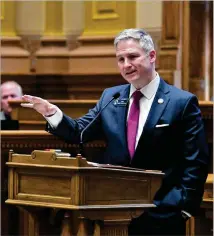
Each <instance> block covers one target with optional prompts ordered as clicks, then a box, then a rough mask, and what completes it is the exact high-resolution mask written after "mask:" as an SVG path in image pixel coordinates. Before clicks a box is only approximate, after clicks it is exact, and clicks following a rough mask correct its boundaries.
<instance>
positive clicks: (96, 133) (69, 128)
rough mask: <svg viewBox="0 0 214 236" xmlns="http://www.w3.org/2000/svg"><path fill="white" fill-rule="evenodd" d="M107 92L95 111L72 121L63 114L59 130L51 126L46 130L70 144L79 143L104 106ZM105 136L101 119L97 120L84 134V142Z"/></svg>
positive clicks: (90, 111)
mask: <svg viewBox="0 0 214 236" xmlns="http://www.w3.org/2000/svg"><path fill="white" fill-rule="evenodd" d="M104 93H105V91H104V92H103V94H102V96H101V98H100V100H99V101H98V103H97V104H96V106H95V107H94V108H93V109H90V110H89V112H88V113H87V114H86V115H84V116H82V117H80V118H78V119H72V118H71V117H68V116H67V115H65V114H63V117H62V121H61V122H60V123H59V125H58V126H57V128H52V127H51V126H50V125H49V124H46V130H47V131H48V132H49V133H52V134H54V135H56V136H59V137H60V138H62V139H63V140H65V141H66V142H68V143H79V142H80V134H81V132H82V130H83V129H84V128H85V127H86V126H87V125H88V124H89V123H90V122H91V121H92V120H93V119H94V118H95V116H96V115H97V114H98V112H99V111H100V109H101V106H102V100H103V96H104ZM102 136H103V132H102V127H101V120H100V117H98V118H97V119H96V121H95V122H93V124H92V125H91V126H90V127H89V128H88V129H87V130H86V132H84V137H83V141H84V142H86V141H91V140H95V139H100V138H102Z"/></svg>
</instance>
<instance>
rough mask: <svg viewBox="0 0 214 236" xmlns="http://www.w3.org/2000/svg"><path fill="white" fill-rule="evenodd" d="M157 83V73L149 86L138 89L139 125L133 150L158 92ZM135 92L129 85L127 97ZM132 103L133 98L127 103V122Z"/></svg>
mask: <svg viewBox="0 0 214 236" xmlns="http://www.w3.org/2000/svg"><path fill="white" fill-rule="evenodd" d="M159 83H160V77H159V74H158V73H157V74H156V77H155V78H154V79H153V80H152V81H151V82H150V83H149V84H147V85H146V86H144V87H143V88H142V89H140V91H141V93H142V94H143V96H142V97H141V99H140V116H139V123H138V130H137V136H136V143H135V149H136V147H137V144H138V141H139V139H140V136H141V134H142V132H143V127H144V125H145V123H146V120H147V117H148V114H149V111H150V109H151V106H152V102H153V100H154V97H155V94H156V92H157V90H158V86H159ZM135 91H136V88H135V87H134V86H133V85H132V84H131V88H130V93H129V97H131V96H132V94H133V93H134V92H135ZM132 102H133V97H131V98H130V101H129V109H128V115H127V120H128V117H129V112H130V109H131V105H132Z"/></svg>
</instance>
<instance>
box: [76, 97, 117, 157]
mask: <svg viewBox="0 0 214 236" xmlns="http://www.w3.org/2000/svg"><path fill="white" fill-rule="evenodd" d="M119 97H120V93H119V92H117V93H115V94H114V95H113V96H112V98H111V99H110V100H109V102H107V103H106V104H105V106H104V107H103V108H102V109H101V110H100V111H99V112H98V113H97V115H96V116H95V117H94V119H93V120H92V121H91V122H90V123H89V124H88V125H87V126H86V127H85V128H84V129H83V130H82V132H81V133H80V143H79V154H78V155H81V156H83V155H84V153H83V134H84V132H85V131H86V130H87V129H88V128H89V127H90V126H91V125H92V124H93V123H94V121H95V120H96V119H97V118H98V116H99V115H100V114H101V112H102V111H103V110H104V109H105V108H106V107H107V106H108V104H109V103H110V102H112V101H113V100H115V99H117V98H119Z"/></svg>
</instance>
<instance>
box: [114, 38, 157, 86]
mask: <svg viewBox="0 0 214 236" xmlns="http://www.w3.org/2000/svg"><path fill="white" fill-rule="evenodd" d="M116 57H117V63H118V67H119V70H120V73H121V75H122V76H123V78H124V79H125V80H126V81H127V82H129V83H131V84H133V85H136V84H141V85H143V84H145V82H146V81H147V79H148V78H149V76H151V72H152V70H153V68H154V67H153V63H154V61H155V51H154V50H153V51H151V52H150V53H149V54H146V53H145V51H144V50H143V49H142V48H141V46H140V45H139V43H138V42H137V41H135V40H133V39H128V40H122V41H120V42H119V43H118V44H117V48H116Z"/></svg>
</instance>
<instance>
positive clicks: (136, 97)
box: [127, 90, 143, 159]
mask: <svg viewBox="0 0 214 236" xmlns="http://www.w3.org/2000/svg"><path fill="white" fill-rule="evenodd" d="M142 96H143V94H142V93H141V92H140V91H139V90H136V91H135V92H134V93H133V94H132V97H133V103H132V105H131V109H130V112H129V118H128V123H127V140H128V149H129V154H130V157H131V159H132V157H133V156H134V153H135V143H136V136H137V130H138V121H139V115H140V102H139V101H140V99H141V97H142Z"/></svg>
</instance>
